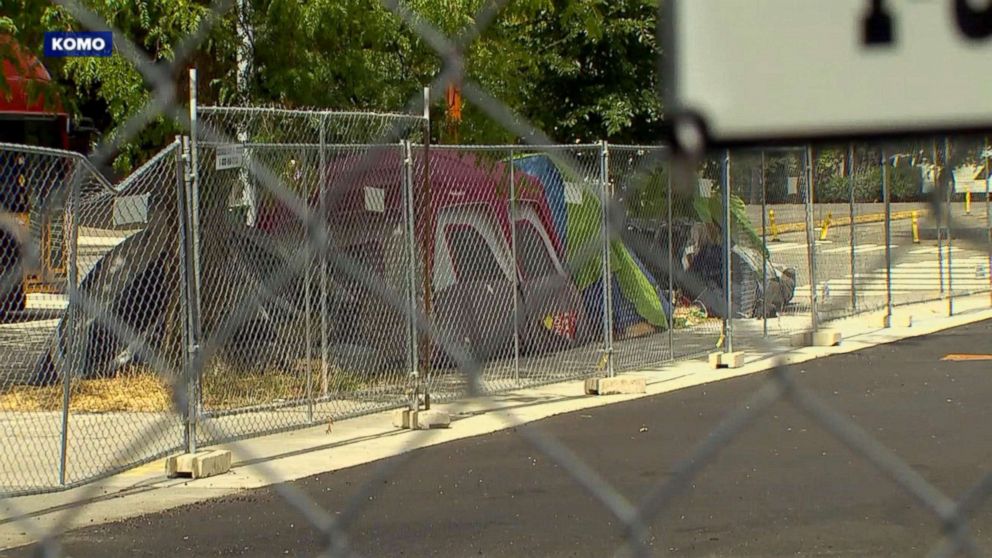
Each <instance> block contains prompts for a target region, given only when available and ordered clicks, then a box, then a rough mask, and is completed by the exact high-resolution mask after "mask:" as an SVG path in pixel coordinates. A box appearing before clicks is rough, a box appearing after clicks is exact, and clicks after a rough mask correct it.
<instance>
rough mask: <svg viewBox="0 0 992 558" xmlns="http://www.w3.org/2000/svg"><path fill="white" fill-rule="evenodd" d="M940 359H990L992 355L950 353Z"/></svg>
mask: <svg viewBox="0 0 992 558" xmlns="http://www.w3.org/2000/svg"><path fill="white" fill-rule="evenodd" d="M940 360H949V361H971V360H992V355H972V354H961V353H951V354H949V355H945V356H944V358H942V359H940Z"/></svg>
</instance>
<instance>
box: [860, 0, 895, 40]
mask: <svg viewBox="0 0 992 558" xmlns="http://www.w3.org/2000/svg"><path fill="white" fill-rule="evenodd" d="M862 25H863V30H864V43H865V45H867V46H887V45H891V44H892V43H893V37H892V16H891V15H889V11H888V10H887V9H886V6H885V0H871V6H870V7H869V8H868V15H867V16H865V19H864V21H863V23H862Z"/></svg>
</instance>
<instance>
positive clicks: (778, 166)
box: [749, 147, 814, 328]
mask: <svg viewBox="0 0 992 558" xmlns="http://www.w3.org/2000/svg"><path fill="white" fill-rule="evenodd" d="M760 156H761V159H762V161H763V164H762V165H761V166H762V168H763V172H762V175H763V176H764V184H765V188H764V191H765V201H766V204H765V207H766V210H765V215H764V222H765V226H764V227H763V229H762V231H763V233H764V242H765V243H766V244H767V246H768V259H769V262H770V263H771V264H772V267H773V268H774V269H775V270H776V273H775V275H779V276H780V282H781V284H782V298H783V299H788V300H787V301H784V302H783V303H782V308H781V310H779V311H777V312H776V318H777V317H779V316H802V315H808V314H809V313H810V312H811V309H812V302H813V301H812V295H811V290H810V281H811V277H810V243H811V239H812V238H814V235H813V233H812V231H810V230H809V227H810V223H811V222H812V221H813V219H812V216H811V215H809V214H808V213H807V205H806V204H807V200H808V191H809V188H808V184H809V172H808V167H807V164H806V161H807V156H806V151H805V149H802V148H784V147H783V148H774V149H763V150H761V151H760ZM751 205H752V207H754V209H751V213H749V215H752V216H753V217H752V218H753V219H754V220H755V221H757V220H758V219H759V218H761V216H759V215H754V213H753V212H754V211H755V210H756V209H757V208H756V207H755V204H751ZM790 290H791V296H790V295H789V291H790ZM768 323H769V328H778V327H780V325H781V324H779V322H778V321H776V320H769V322H768ZM782 327H785V326H782Z"/></svg>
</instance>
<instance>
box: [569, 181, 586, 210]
mask: <svg viewBox="0 0 992 558" xmlns="http://www.w3.org/2000/svg"><path fill="white" fill-rule="evenodd" d="M565 203H567V204H571V205H582V186H580V185H578V184H576V183H574V182H567V181H566V182H565Z"/></svg>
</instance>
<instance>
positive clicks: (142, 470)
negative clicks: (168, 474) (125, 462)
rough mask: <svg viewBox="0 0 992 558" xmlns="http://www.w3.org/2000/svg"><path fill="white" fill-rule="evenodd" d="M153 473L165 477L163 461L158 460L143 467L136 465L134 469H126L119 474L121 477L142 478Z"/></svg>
mask: <svg viewBox="0 0 992 558" xmlns="http://www.w3.org/2000/svg"><path fill="white" fill-rule="evenodd" d="M155 473H161V474H162V475H165V460H164V459H159V460H158V461H152V462H151V463H145V464H144V465H138V466H137V467H135V468H134V469H128V470H127V471H124V472H123V473H121V476H125V477H144V476H148V475H151V474H155Z"/></svg>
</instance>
